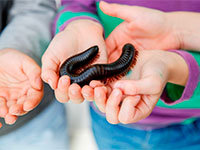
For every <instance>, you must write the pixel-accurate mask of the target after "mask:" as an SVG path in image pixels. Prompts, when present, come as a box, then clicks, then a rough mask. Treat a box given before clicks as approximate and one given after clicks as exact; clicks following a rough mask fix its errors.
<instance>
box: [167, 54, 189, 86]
mask: <svg viewBox="0 0 200 150" xmlns="http://www.w3.org/2000/svg"><path fill="white" fill-rule="evenodd" d="M166 55H167V57H166V58H167V59H165V62H166V64H167V66H168V70H169V76H168V82H170V83H174V84H178V85H183V86H185V85H186V83H187V80H188V76H189V68H188V65H187V63H186V62H185V60H184V59H183V58H182V57H181V56H180V55H179V54H177V53H175V52H172V51H168V52H167V53H166Z"/></svg>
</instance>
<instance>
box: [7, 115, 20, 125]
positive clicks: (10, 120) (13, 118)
mask: <svg viewBox="0 0 200 150" xmlns="http://www.w3.org/2000/svg"><path fill="white" fill-rule="evenodd" d="M16 120H17V116H15V115H11V114H7V115H6V116H5V122H6V124H10V125H11V124H14V123H15V122H16Z"/></svg>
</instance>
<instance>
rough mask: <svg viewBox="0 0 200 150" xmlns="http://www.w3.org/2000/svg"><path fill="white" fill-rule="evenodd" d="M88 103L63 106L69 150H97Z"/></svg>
mask: <svg viewBox="0 0 200 150" xmlns="http://www.w3.org/2000/svg"><path fill="white" fill-rule="evenodd" d="M88 105H89V104H88V102H86V101H85V102H83V103H82V104H73V103H71V102H69V103H67V104H65V107H66V108H67V121H68V132H69V144H70V145H69V146H70V150H81V149H85V150H97V146H96V143H95V140H94V137H93V134H92V130H91V124H90V116H89V106H88Z"/></svg>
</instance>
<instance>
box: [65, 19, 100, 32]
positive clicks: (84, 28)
mask: <svg viewBox="0 0 200 150" xmlns="http://www.w3.org/2000/svg"><path fill="white" fill-rule="evenodd" d="M66 31H73V32H74V33H75V34H77V35H79V36H80V35H88V34H89V33H90V34H91V33H95V34H101V35H103V27H102V25H101V24H100V23H98V22H95V21H92V20H89V19H79V20H74V21H72V22H70V23H69V24H68V25H67V26H66V27H65V29H64V32H66Z"/></svg>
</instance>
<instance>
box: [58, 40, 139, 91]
mask: <svg viewBox="0 0 200 150" xmlns="http://www.w3.org/2000/svg"><path fill="white" fill-rule="evenodd" d="M98 50H99V48H98V46H93V47H91V48H89V49H87V50H85V51H84V52H82V53H79V54H77V55H74V56H72V57H70V58H68V59H67V60H66V61H65V62H64V63H63V64H62V65H61V67H60V76H63V75H68V76H69V77H70V79H71V84H72V83H77V84H79V85H80V86H81V87H82V86H84V85H88V84H89V83H90V81H91V80H101V81H103V82H104V83H105V82H106V83H107V82H108V81H112V80H113V78H114V79H119V78H120V77H122V76H124V75H126V73H127V72H128V71H129V70H130V68H132V67H133V66H134V65H135V63H136V57H137V55H138V52H137V51H136V50H135V48H134V46H133V45H132V44H129V43H128V44H125V45H124V47H123V48H122V54H121V56H120V57H119V59H117V60H116V61H115V62H113V63H110V64H94V65H90V66H89V67H86V66H88V64H91V63H92V62H93V61H94V60H96V59H95V58H96V57H97V56H98ZM83 68H84V70H83ZM80 70H81V71H80Z"/></svg>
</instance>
